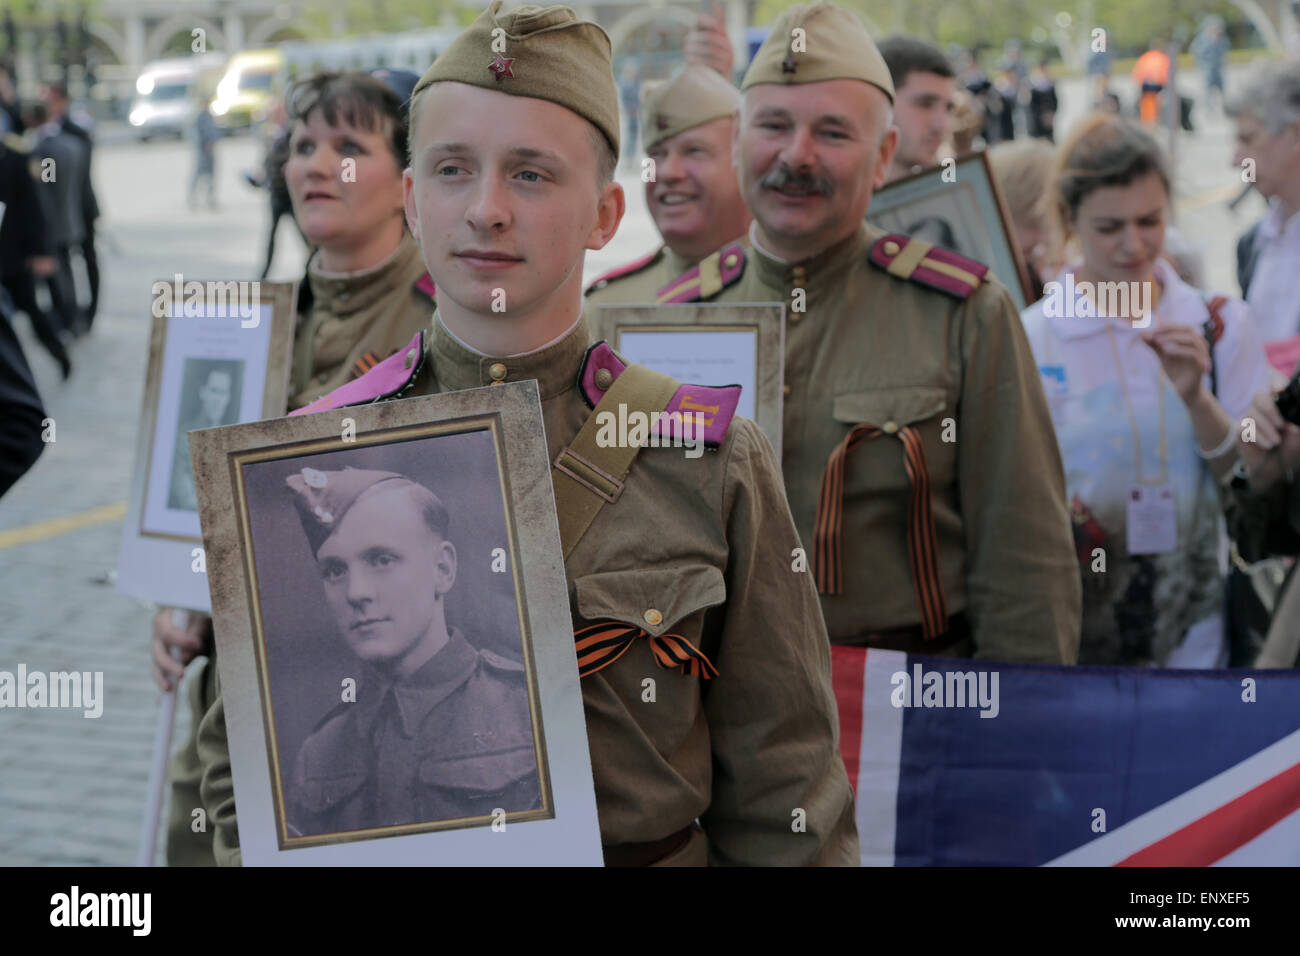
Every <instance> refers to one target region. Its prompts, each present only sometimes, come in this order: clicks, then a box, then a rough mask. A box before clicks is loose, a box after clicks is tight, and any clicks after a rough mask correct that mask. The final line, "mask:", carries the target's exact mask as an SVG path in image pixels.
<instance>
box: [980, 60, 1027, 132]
mask: <svg viewBox="0 0 1300 956" xmlns="http://www.w3.org/2000/svg"><path fill="white" fill-rule="evenodd" d="M991 92H992V95H991V96H990V97H989V100H990V102H991V104H992V106H993V111H994V112H993V117H992V119H993V125H992V128H991V129H989V131H988V132H989V133H991V134H992V139H990V140H989V144H990V145H992V144H993V143H1005V142H1007V141H1008V140H1013V139H1015V138H1016V107H1017V104H1018V102H1019V98H1020V79H1019V77H1018V76H1016V71H1015V68H1014V67H1013V66H1012V65H1011V64H1010V63H1008V62H1007V61H1006V60H1003V61H1001V62H1000V63H999V64H998V73H997V77H996V78H995V79H994V81H993V90H992V91H991Z"/></svg>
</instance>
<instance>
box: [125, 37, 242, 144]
mask: <svg viewBox="0 0 1300 956" xmlns="http://www.w3.org/2000/svg"><path fill="white" fill-rule="evenodd" d="M226 60H227V57H226V56H225V54H222V53H200V54H197V55H195V56H187V57H182V58H179V59H175V60H158V61H156V62H154V63H150V64H149V65H148V66H146V67H145V68H144V70H143V71H141V73H140V77H139V78H138V79H137V80H136V81H135V93H136V95H135V98H134V99H133V100H132V101H131V113H130V116H129V119H130V123H131V127H132V128H133V129H134V130H135V132H136V135H137V136H139V137H140V139H141V140H148V139H151V138H153V137H154V136H175V137H177V138H178V139H179V138H183V137H184V136H185V133H186V131H187V130H189V129H190V127H192V126H193V125H194V115H195V112H196V111H197V109H198V97H199V95H200V93H201V92H204V91H205V89H206V91H207V92H211V89H212V87H214V86H215V85H216V82H217V80H219V79H220V78H221V73H222V71H223V70H224V69H225V66H226Z"/></svg>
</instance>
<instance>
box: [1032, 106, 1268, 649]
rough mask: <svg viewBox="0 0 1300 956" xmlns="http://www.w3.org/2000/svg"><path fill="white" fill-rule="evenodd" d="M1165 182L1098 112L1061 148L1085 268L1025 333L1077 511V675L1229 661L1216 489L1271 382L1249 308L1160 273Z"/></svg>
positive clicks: (1070, 216)
mask: <svg viewBox="0 0 1300 956" xmlns="http://www.w3.org/2000/svg"><path fill="white" fill-rule="evenodd" d="M1169 183H1170V177H1169V172H1168V164H1167V160H1166V159H1165V157H1164V155H1163V153H1162V151H1161V149H1160V147H1159V145H1158V144H1157V143H1156V141H1155V140H1154V139H1153V138H1152V137H1151V136H1150V135H1149V134H1147V133H1146V132H1144V131H1143V130H1141V129H1140V128H1138V127H1137V126H1135V125H1134V124H1132V123H1129V122H1127V121H1125V120H1122V119H1120V118H1118V117H1116V116H1113V115H1109V114H1098V115H1095V116H1092V117H1089V118H1088V119H1086V120H1084V121H1083V122H1082V123H1081V124H1080V125H1079V126H1078V127H1076V128H1075V129H1074V130H1073V131H1072V132H1071V135H1070V137H1069V139H1068V140H1067V141H1066V142H1065V143H1063V144H1062V146H1061V149H1060V153H1059V154H1058V157H1057V162H1056V166H1055V169H1054V172H1053V176H1052V178H1051V181H1050V182H1049V185H1048V192H1047V195H1046V196H1045V197H1044V200H1045V202H1046V203H1048V204H1049V206H1050V208H1051V210H1052V212H1053V214H1054V216H1055V218H1056V222H1057V225H1058V226H1059V228H1060V229H1061V231H1062V235H1063V236H1065V237H1067V238H1069V239H1072V240H1074V242H1075V243H1076V245H1077V250H1078V254H1077V255H1076V256H1075V257H1074V259H1073V261H1069V260H1067V261H1068V264H1067V265H1066V267H1065V269H1064V270H1063V271H1062V272H1061V274H1060V275H1058V276H1057V277H1056V278H1055V279H1054V280H1053V281H1051V282H1048V283H1047V284H1046V289H1045V292H1044V297H1043V298H1042V299H1041V300H1039V301H1038V302H1036V303H1034V305H1032V306H1030V307H1029V308H1028V309H1026V310H1025V312H1024V315H1023V319H1024V323H1025V330H1026V332H1027V333H1028V337H1029V341H1030V344H1031V346H1032V348H1033V350H1034V356H1035V358H1036V360H1037V363H1038V366H1039V369H1040V372H1041V374H1042V381H1043V387H1044V389H1045V390H1046V393H1047V399H1048V404H1049V406H1050V408H1051V412H1052V419H1053V422H1054V423H1055V425H1056V433H1057V439H1058V441H1059V442H1060V445H1061V457H1062V460H1063V462H1064V464H1065V471H1066V486H1067V493H1068V494H1069V495H1070V498H1071V512H1072V518H1073V520H1074V530H1075V541H1076V544H1077V546H1078V552H1079V561H1080V570H1081V573H1082V576H1083V605H1084V606H1083V635H1082V642H1081V645H1080V648H1079V663H1080V664H1130V665H1159V666H1171V667H1180V666H1181V667H1214V666H1220V665H1221V664H1222V663H1223V662H1224V658H1223V645H1224V640H1223V628H1222V616H1221V610H1222V605H1223V578H1222V574H1221V572H1220V566H1219V550H1220V540H1221V530H1220V528H1221V523H1220V505H1219V497H1218V484H1217V481H1216V478H1217V477H1218V476H1223V475H1226V474H1227V472H1228V471H1229V469H1231V467H1232V464H1233V463H1234V461H1235V459H1236V446H1235V440H1236V437H1237V432H1238V424H1237V423H1238V422H1239V421H1240V420H1241V418H1242V416H1243V415H1244V414H1245V412H1246V411H1247V410H1248V409H1249V407H1250V402H1251V397H1252V396H1253V395H1254V394H1255V392H1257V391H1259V390H1260V389H1262V388H1266V387H1267V385H1268V377H1269V376H1268V367H1267V363H1266V361H1265V357H1264V352H1263V348H1262V346H1261V344H1260V342H1259V339H1258V336H1257V334H1256V331H1255V327H1254V322H1253V320H1252V319H1251V317H1250V312H1249V309H1248V308H1247V307H1246V305H1245V304H1244V303H1242V302H1240V301H1238V300H1235V299H1229V298H1227V297H1226V296H1215V297H1207V296H1202V295H1201V294H1200V293H1199V292H1198V291H1197V290H1195V289H1193V288H1192V287H1191V286H1189V285H1187V284H1186V283H1184V282H1183V281H1182V280H1181V279H1180V278H1179V277H1178V274H1177V273H1176V272H1175V271H1174V269H1173V268H1172V267H1171V266H1170V265H1169V263H1168V262H1167V261H1166V260H1165V259H1164V258H1163V252H1164V241H1165V226H1166V223H1167V221H1168V219H1169V205H1170V187H1169ZM1211 303H1213V307H1211ZM1207 322H1208V323H1209V328H1210V329H1211V330H1212V331H1211V334H1212V337H1213V338H1214V340H1215V344H1214V347H1213V365H1212V364H1211V349H1210V346H1209V345H1208V343H1207V338H1206V334H1207ZM1211 371H1213V380H1212V377H1211Z"/></svg>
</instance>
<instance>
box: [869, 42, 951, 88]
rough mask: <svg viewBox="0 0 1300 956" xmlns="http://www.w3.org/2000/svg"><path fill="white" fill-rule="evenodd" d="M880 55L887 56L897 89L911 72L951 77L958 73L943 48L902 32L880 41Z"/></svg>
mask: <svg viewBox="0 0 1300 956" xmlns="http://www.w3.org/2000/svg"><path fill="white" fill-rule="evenodd" d="M880 55H881V56H882V57H884V58H885V65H886V66H888V67H889V75H890V76H891V77H892V78H893V80H894V89H896V90H897V89H901V88H902V86H903V84H904V83H905V82H907V77H908V74H910V73H934V74H937V75H938V76H946V77H950V78H951V77H955V76H956V75H957V72H956V71H955V70H954V69H953V68H952V63H951V62H950V61H949V60H948V57H947V56H946V55H945V54H944V52H943V50H941V49H939V48H938V47H937V46H935V45H934V44H933V43H931V42H929V41H928V40H922V39H921V38H920V37H910V36H903V35H901V34H899V35H897V36H892V37H888V38H886V39H884V40H882V41H880Z"/></svg>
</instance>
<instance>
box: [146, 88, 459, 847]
mask: <svg viewBox="0 0 1300 956" xmlns="http://www.w3.org/2000/svg"><path fill="white" fill-rule="evenodd" d="M415 79H416V77H414V75H411V76H409V78H408V77H404V76H403V75H402V74H400V73H395V72H391V71H383V79H382V80H381V79H378V78H376V77H375V76H371V75H369V74H366V73H361V72H352V73H320V74H317V75H315V76H313V77H311V78H309V79H307V80H304V81H302V82H301V83H299V84H297V85H296V86H295V87H293V88H292V89H291V90H290V91H289V94H288V96H287V97H286V102H287V104H288V108H289V115H290V119H291V122H292V128H291V131H290V139H289V154H288V158H287V160H286V161H285V166H284V176H285V181H286V183H287V184H288V187H289V194H290V198H291V200H292V203H293V213H294V218H295V219H296V220H297V222H298V225H299V227H300V228H301V229H302V231H303V234H304V235H305V236H306V237H307V241H308V242H310V243H311V244H312V246H313V247H314V248H315V251H314V252H313V253H312V255H311V258H310V259H309V260H308V263H307V275H306V277H305V279H304V280H303V282H302V283H301V284H300V286H299V290H298V311H299V320H298V328H297V332H296V334H295V338H294V355H293V367H292V373H291V378H290V383H289V396H290V397H289V408H290V409H294V408H299V407H301V406H303V405H305V404H307V403H309V402H311V401H313V400H314V399H315V398H317V397H318V396H320V395H323V394H325V393H327V392H329V391H330V390H331V389H334V388H337V387H338V386H339V385H342V384H344V383H345V382H347V381H349V380H351V379H352V378H355V377H356V376H357V375H360V374H363V373H364V372H366V371H367V370H368V369H369V368H371V367H372V366H373V365H375V364H376V363H378V362H379V361H382V360H383V359H385V358H387V357H388V355H389V354H390V353H392V352H393V351H395V350H396V349H398V348H400V347H402V346H403V345H405V344H406V343H407V342H408V341H410V339H411V337H412V336H413V335H415V333H416V331H417V330H419V329H421V328H427V327H429V325H430V321H431V318H432V315H433V308H434V303H433V283H432V282H431V281H430V280H429V277H428V273H427V271H426V269H425V265H424V261H423V259H422V258H421V256H420V248H419V246H418V245H417V244H416V242H415V240H414V239H412V238H411V234H410V232H409V231H408V230H407V228H406V220H405V216H404V213H403V209H402V170H403V169H404V168H405V166H406V153H407V117H406V101H407V100H408V99H409V97H410V90H411V87H412V86H413V85H414V82H415ZM408 80H409V81H408ZM212 649H213V644H212V621H211V618H209V617H208V616H207V615H205V614H190V615H189V620H188V623H187V624H186V625H184V626H183V627H182V626H179V625H178V623H177V622H176V621H175V620H174V619H173V617H172V612H171V609H169V608H164V609H163V610H161V611H159V612H158V614H157V615H156V616H155V617H154V622H153V674H154V680H155V682H156V683H157V684H158V685H159V686H160V687H161V688H163V690H165V691H170V690H173V689H174V688H175V687H176V685H177V684H178V682H179V680H180V677H181V675H182V674H183V673H184V669H185V666H186V665H187V664H188V663H189V662H190V661H191V660H193V659H194V658H195V657H197V656H200V655H207V656H208V657H209V660H208V661H207V662H206V665H205V666H204V669H203V670H202V671H201V672H199V673H197V674H196V675H194V677H193V678H192V680H191V682H190V704H191V707H192V711H193V715H194V716H193V721H192V725H191V731H190V737H189V739H188V740H187V742H186V744H185V746H184V747H183V748H182V749H181V751H180V752H178V753H177V755H176V757H175V759H174V760H173V762H172V773H171V777H172V811H171V815H170V818H169V820H168V828H167V829H168V841H167V861H168V864H169V865H172V866H194V865H208V866H211V865H213V864H214V860H213V857H212V839H211V830H205V831H203V832H199V833H194V832H193V831H192V829H191V822H192V821H191V819H190V816H189V814H190V809H191V808H193V807H200V806H203V801H202V800H201V799H200V797H199V793H198V787H199V782H200V781H199V772H200V768H199V763H198V755H197V753H196V751H195V733H196V731H197V728H198V724H199V720H200V718H201V717H202V716H203V714H204V713H206V712H207V710H208V708H209V706H210V705H211V702H212V700H213V699H214V698H215V696H216V689H215V686H214V684H215V681H216V666H215V662H214V661H212V660H211V656H212V653H213V650H212Z"/></svg>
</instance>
